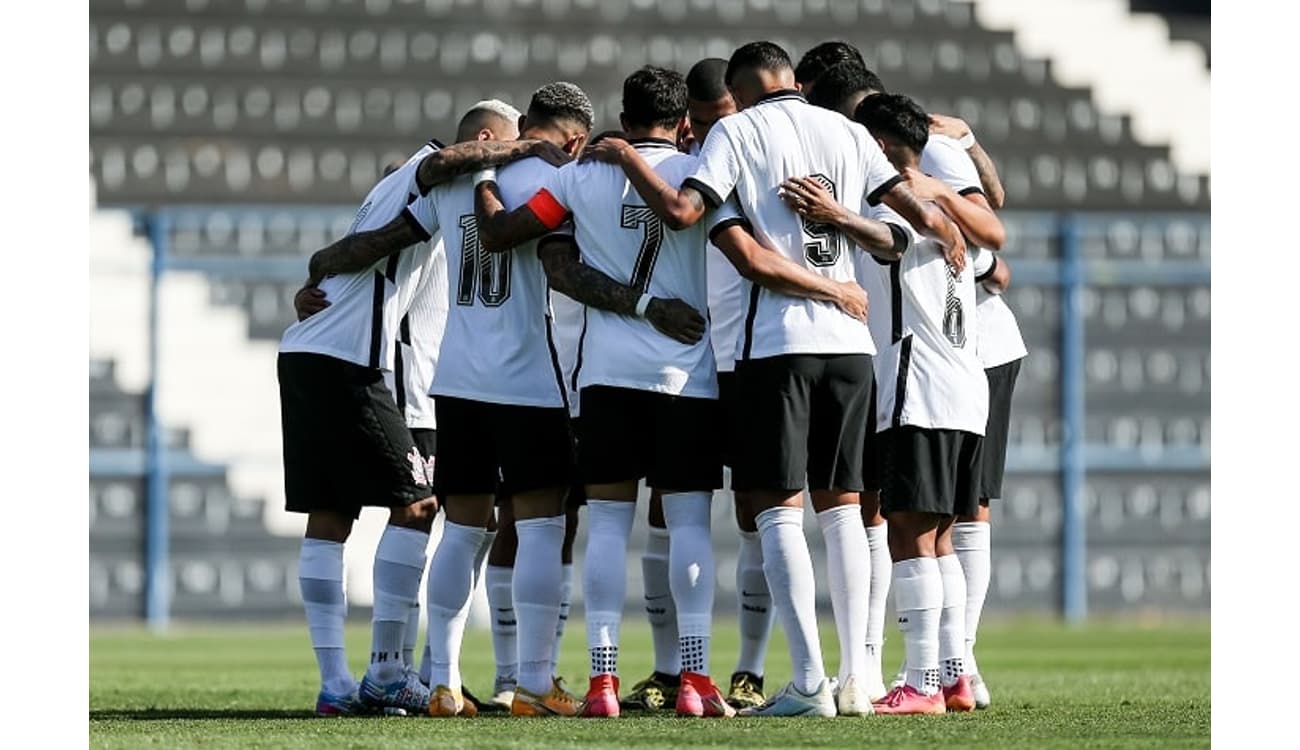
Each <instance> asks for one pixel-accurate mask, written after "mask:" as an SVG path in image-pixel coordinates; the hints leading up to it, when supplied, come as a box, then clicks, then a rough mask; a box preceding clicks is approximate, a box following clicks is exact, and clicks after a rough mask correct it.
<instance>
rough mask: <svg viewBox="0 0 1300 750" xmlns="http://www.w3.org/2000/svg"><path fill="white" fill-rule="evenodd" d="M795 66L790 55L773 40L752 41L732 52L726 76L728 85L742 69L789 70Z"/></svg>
mask: <svg viewBox="0 0 1300 750" xmlns="http://www.w3.org/2000/svg"><path fill="white" fill-rule="evenodd" d="M791 67H793V66H792V65H791V63H790V56H789V55H787V54H786V53H785V50H783V49H781V48H780V47H778V46H776V45H775V44H773V43H771V42H750V43H749V44H746V45H745V46H743V47H741V48H740V49H738V50H736V51H735V52H732V53H731V60H729V61H728V62H727V74H726V77H725V78H724V80H725V82H726V84H727V85H728V86H730V85H731V82H732V81H734V80H736V74H737V73H739V72H740V71H742V70H770V71H774V72H776V71H781V70H789V69H790V68H791Z"/></svg>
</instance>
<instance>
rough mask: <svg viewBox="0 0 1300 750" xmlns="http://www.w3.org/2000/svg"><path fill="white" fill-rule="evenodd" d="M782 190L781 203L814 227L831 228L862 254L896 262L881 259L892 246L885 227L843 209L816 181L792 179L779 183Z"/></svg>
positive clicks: (800, 178)
mask: <svg viewBox="0 0 1300 750" xmlns="http://www.w3.org/2000/svg"><path fill="white" fill-rule="evenodd" d="M781 188H782V191H783V192H782V193H781V198H782V200H784V201H785V202H786V204H787V205H789V206H790V208H793V209H794V210H795V211H796V212H797V213H798V214H799V215H800V216H803V217H804V218H806V219H808V220H810V221H814V222H817V223H821V224H830V225H831V226H833V227H835V228H837V229H839V230H840V231H841V232H843V233H844V234H846V235H847V236H848V238H849V239H851V240H853V241H854V242H855V243H857V245H858V246H859V247H861V248H862V249H863V250H866V251H867V252H869V253H871V254H873V255H876V256H877V257H881V258H882V259H884V260H896V258H892V257H885V256H884V255H882V253H884V252H887V251H891V250H892V249H893V248H894V245H895V241H894V236H893V234H892V232H891V231H890V229H889V225H888V224H885V223H884V222H880V221H875V220H874V219H868V218H867V217H865V216H863V215H862V214H860V213H858V212H857V211H851V210H849V209H848V208H846V207H844V206H843V205H842V204H841V203H840V202H839V201H837V200H836V199H835V196H833V195H831V193H830V191H829V190H827V189H826V188H825V186H823V185H822V184H821V183H820V182H818V181H816V180H813V179H809V178H807V177H794V178H791V179H789V180H786V181H785V182H784V183H782V184H781ZM900 255H901V253H900Z"/></svg>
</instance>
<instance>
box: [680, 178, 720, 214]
mask: <svg viewBox="0 0 1300 750" xmlns="http://www.w3.org/2000/svg"><path fill="white" fill-rule="evenodd" d="M682 188H683V189H685V188H691V189H692V190H694V191H696V192H697V193H699V194H700V195H702V196H704V202H705V203H708V204H709V208H717V207H718V206H721V205H722V204H723V203H724V202H725V201H723V200H722V197H721V196H719V195H718V194H717V192H715V191H714V190H713V188H711V187H709V186H708V185H705V184H704V183H703V182H700V181H699V180H697V179H695V178H694V177H687V178H686V179H685V180H683V181H682Z"/></svg>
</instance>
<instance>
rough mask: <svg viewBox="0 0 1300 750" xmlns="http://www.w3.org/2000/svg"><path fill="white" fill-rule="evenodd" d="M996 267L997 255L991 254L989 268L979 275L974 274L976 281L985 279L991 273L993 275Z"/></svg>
mask: <svg viewBox="0 0 1300 750" xmlns="http://www.w3.org/2000/svg"><path fill="white" fill-rule="evenodd" d="M997 269H998V256H996V255H994V256H993V265H991V266H989V270H987V271H985V272H984V273H982V274H980V275H979V276H976V277H975V281H977V282H978V281H983V280H984V279H987V278H988V277H990V276H992V275H993V272H994V271H996V270H997Z"/></svg>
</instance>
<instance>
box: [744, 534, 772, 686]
mask: <svg viewBox="0 0 1300 750" xmlns="http://www.w3.org/2000/svg"><path fill="white" fill-rule="evenodd" d="M736 604H737V607H736V609H737V610H738V612H737V614H738V616H739V619H740V656H739V657H738V658H737V659H736V671H737V672H749V673H750V674H753V675H757V676H759V677H762V676H763V662H764V660H765V659H766V658H767V641H768V638H769V637H770V636H771V635H772V593H771V592H770V591H768V590H767V576H766V575H764V574H763V542H762V541H761V540H760V539H759V536H758V532H757V531H742V532H740V554H739V555H738V556H737V557H736Z"/></svg>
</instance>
